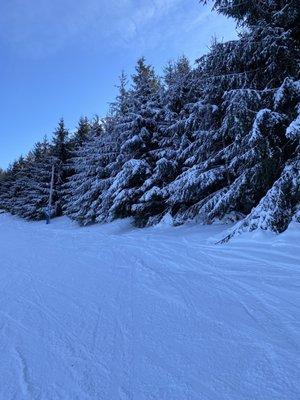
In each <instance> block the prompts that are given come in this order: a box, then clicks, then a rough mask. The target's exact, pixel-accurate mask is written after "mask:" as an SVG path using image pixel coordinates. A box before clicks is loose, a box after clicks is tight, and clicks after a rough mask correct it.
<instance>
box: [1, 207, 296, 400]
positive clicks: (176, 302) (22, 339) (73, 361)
mask: <svg viewBox="0 0 300 400" xmlns="http://www.w3.org/2000/svg"><path fill="white" fill-rule="evenodd" d="M165 221H166V222H165V225H163V224H161V225H160V226H158V227H153V228H148V229H143V230H139V229H137V228H133V227H131V225H130V221H128V220H123V221H116V222H114V223H111V224H107V225H100V226H99V225H98V226H91V227H87V228H79V227H77V225H75V224H74V223H72V222H70V221H69V220H68V219H66V218H60V219H56V220H54V221H53V222H52V224H51V225H49V226H47V225H45V224H44V223H42V222H30V223H29V222H24V221H21V220H19V219H17V218H14V217H12V216H9V215H7V214H1V215H0V261H1V268H0V289H1V297H0V299H1V308H0V335H1V341H0V343H1V359H0V399H1V400H2V399H3V400H13V399H14V400H34V399H36V400H59V399H61V400H88V399H93V400H285V399H286V400H296V399H299V398H300V383H299V382H300V376H299V369H298V365H297V358H298V357H299V317H300V314H299V278H300V225H299V224H298V223H292V224H291V226H290V228H289V229H288V230H287V231H286V232H285V233H283V234H281V235H279V236H276V235H274V234H267V233H263V232H256V233H252V234H245V235H243V236H241V237H239V238H237V239H235V240H234V241H231V242H230V243H229V244H226V245H215V244H214V243H215V242H216V241H217V240H218V238H220V237H222V235H223V236H224V232H223V233H222V230H224V226H222V225H211V226H199V225H192V224H191V225H187V226H184V227H177V228H174V227H169V226H168V224H167V220H165Z"/></svg>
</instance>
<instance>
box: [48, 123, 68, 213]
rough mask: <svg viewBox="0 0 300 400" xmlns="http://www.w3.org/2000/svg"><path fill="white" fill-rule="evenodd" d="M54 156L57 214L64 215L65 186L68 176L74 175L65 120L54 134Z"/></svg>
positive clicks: (54, 198) (54, 199)
mask: <svg viewBox="0 0 300 400" xmlns="http://www.w3.org/2000/svg"><path fill="white" fill-rule="evenodd" d="M52 155H53V157H54V159H53V160H54V161H53V162H54V166H55V183H54V187H55V196H54V197H53V201H54V204H55V210H56V212H55V214H56V215H57V216H59V215H62V210H63V206H64V197H65V193H64V184H65V183H66V182H67V178H68V176H70V175H71V174H72V172H71V169H70V166H69V159H70V156H71V154H70V142H69V131H68V130H67V129H66V127H65V122H64V120H63V118H62V119H61V120H60V121H59V123H58V126H57V128H56V130H55V131H54V134H53V140H52Z"/></svg>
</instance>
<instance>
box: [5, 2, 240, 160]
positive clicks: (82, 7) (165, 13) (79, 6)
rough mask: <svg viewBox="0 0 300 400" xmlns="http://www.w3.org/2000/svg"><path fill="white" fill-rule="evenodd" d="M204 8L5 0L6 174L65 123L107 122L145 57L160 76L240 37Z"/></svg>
mask: <svg viewBox="0 0 300 400" xmlns="http://www.w3.org/2000/svg"><path fill="white" fill-rule="evenodd" d="M211 7H212V5H211V3H210V4H208V5H203V4H199V1H198V0H188V1H187V0H77V1H74V0H1V1H0V117H1V123H0V167H2V168H6V167H7V166H8V164H9V162H11V161H13V160H14V159H16V158H17V157H18V156H20V155H21V154H26V153H27V152H28V151H29V150H30V149H31V148H32V146H33V144H34V143H35V142H36V141H38V140H40V139H42V138H43V136H44V135H48V136H49V137H51V133H52V132H53V131H54V129H55V127H56V124H57V122H58V120H59V119H60V118H61V117H63V118H64V119H65V122H66V125H67V127H68V128H69V129H70V130H71V131H72V130H74V128H75V127H76V124H77V121H78V119H79V118H80V116H83V115H86V116H88V117H92V116H93V115H95V114H98V115H100V116H104V115H105V113H106V111H107V109H108V104H109V103H110V102H111V101H113V99H114V97H115V95H116V85H117V84H118V76H119V75H120V73H121V71H122V70H124V71H125V72H126V73H127V74H128V75H130V74H132V73H133V71H134V66H135V63H136V60H137V59H138V58H139V57H141V56H145V57H146V60H147V62H148V63H150V64H152V65H153V66H154V67H155V68H156V71H157V72H158V73H160V72H161V71H162V69H163V66H164V65H166V63H167V62H168V61H169V60H171V59H176V58H178V57H179V56H181V55H183V54H185V55H186V56H187V57H189V58H190V60H191V61H192V62H194V60H195V59H196V58H197V57H199V56H201V55H203V54H205V53H206V52H208V49H209V45H210V43H211V41H212V37H216V38H217V39H219V40H225V41H226V40H231V39H234V38H235V37H236V31H235V23H234V21H232V20H230V19H227V18H225V17H224V16H221V15H218V14H216V13H215V12H212V11H211Z"/></svg>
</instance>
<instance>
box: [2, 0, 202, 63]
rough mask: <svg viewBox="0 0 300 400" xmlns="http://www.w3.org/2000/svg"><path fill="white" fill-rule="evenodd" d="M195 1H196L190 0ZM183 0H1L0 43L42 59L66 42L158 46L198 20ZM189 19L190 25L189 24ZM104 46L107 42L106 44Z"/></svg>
mask: <svg viewBox="0 0 300 400" xmlns="http://www.w3.org/2000/svg"><path fill="white" fill-rule="evenodd" d="M195 2H197V0H195ZM187 3H190V4H191V2H187V1H186V0H100V1H99V0H81V1H76V2H75V1H74V0H30V1H28V0H2V1H1V2H0V44H2V46H7V47H8V48H9V49H10V50H12V51H14V52H17V53H18V54H20V55H23V56H26V57H38V58H39V57H45V56H49V55H51V54H54V53H57V52H59V51H62V50H64V49H65V48H67V47H68V46H72V45H73V46H76V45H79V46H82V45H84V46H86V47H94V48H97V47H99V44H100V45H102V43H101V42H103V41H107V42H110V43H111V44H112V46H113V47H114V48H115V47H130V46H134V47H135V48H137V47H140V48H144V49H145V48H149V47H153V46H156V45H158V44H159V45H160V46H163V45H164V43H166V40H167V39H168V38H169V37H172V35H174V32H175V33H176V32H177V31H178V30H179V29H180V30H186V31H188V30H192V29H194V28H195V26H196V25H197V24H199V23H201V22H203V21H204V19H205V18H206V16H207V8H206V9H204V8H203V7H200V6H199V5H197V9H198V10H199V14H198V15H197V16H196V18H195V15H191V14H190V13H191V11H190V10H192V9H193V7H190V6H188V5H187ZM191 21H193V22H192V24H191ZM107 48H109V46H107Z"/></svg>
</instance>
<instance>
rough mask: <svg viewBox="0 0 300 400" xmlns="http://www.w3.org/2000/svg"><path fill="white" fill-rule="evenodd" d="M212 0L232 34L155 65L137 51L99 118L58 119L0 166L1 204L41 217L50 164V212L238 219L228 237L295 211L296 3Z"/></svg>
mask: <svg viewBox="0 0 300 400" xmlns="http://www.w3.org/2000/svg"><path fill="white" fill-rule="evenodd" d="M213 3H214V8H215V10H216V11H218V12H220V13H223V14H225V15H226V16H228V17H231V18H234V19H235V21H236V22H237V24H238V25H239V27H240V29H239V31H240V34H239V38H238V39H237V40H234V41H229V42H224V43H223V42H217V41H214V43H213V44H212V45H211V48H210V51H209V52H208V54H206V55H204V56H202V57H201V58H199V59H198V60H197V61H196V63H195V66H193V67H192V66H191V64H190V62H189V60H188V59H187V58H186V57H184V56H183V57H180V58H179V59H178V60H176V61H173V62H170V63H168V65H167V66H166V67H165V69H164V72H163V74H162V76H158V75H157V74H156V72H155V70H154V68H153V67H152V66H151V65H148V64H147V62H146V60H145V59H144V58H141V59H139V60H138V62H137V65H136V68H135V73H134V74H133V76H132V77H131V79H129V80H128V79H127V76H126V75H125V74H124V73H123V74H122V75H121V77H120V83H119V87H118V96H117V98H116V100H115V102H114V103H113V104H111V106H110V109H109V112H108V115H107V116H106V117H105V118H102V119H100V118H98V117H95V118H93V119H92V120H89V119H88V118H86V117H83V118H81V119H80V121H79V123H78V127H77V129H76V131H75V132H74V133H72V134H70V133H69V132H68V130H67V129H66V127H65V124H64V121H63V120H61V121H60V122H59V124H58V127H57V129H56V131H55V132H54V134H53V138H52V139H51V140H50V141H48V140H47V139H46V138H45V139H44V140H43V141H41V142H39V143H37V144H36V145H35V146H34V148H33V150H32V151H30V152H29V154H27V155H26V156H25V157H21V158H20V159H19V160H17V161H15V162H14V163H12V164H11V166H10V167H9V168H8V169H7V170H6V171H0V207H1V208H2V209H5V210H7V211H9V212H11V213H12V214H15V215H19V216H21V217H23V218H26V219H30V220H31V219H33V220H38V219H43V218H45V210H46V208H47V204H48V198H49V190H50V181H51V170H52V166H53V165H54V167H55V184H54V193H53V208H52V210H51V213H52V214H53V216H59V215H62V214H64V215H67V216H69V217H70V218H72V219H73V220H75V221H78V223H80V224H81V225H88V224H92V223H97V222H98V223H102V222H108V221H112V220H114V219H117V218H125V217H132V219H133V221H134V224H135V225H136V226H139V227H145V226H151V225H154V224H158V223H159V222H161V221H162V220H164V219H165V218H168V220H171V221H172V223H173V224H174V225H179V224H183V223H185V222H187V221H191V220H195V221H197V222H200V223H205V224H210V223H213V222H215V221H220V220H222V221H224V222H226V221H238V224H237V225H236V228H235V230H234V231H233V232H232V233H231V234H230V235H229V236H228V237H227V238H225V239H226V240H227V239H229V238H230V237H231V236H233V235H235V234H237V233H241V232H243V231H249V230H250V231H251V230H254V229H257V228H261V229H268V230H272V231H275V232H277V233H279V232H282V231H284V230H285V229H286V228H287V227H288V225H289V223H290V222H291V221H292V220H293V219H294V220H296V221H298V222H300V81H299V79H300V77H299V75H300V73H299V60H300V57H299V54H300V42H299V37H300V24H299V21H300V10H299V9H300V6H299V2H298V0H267V1H265V0H264V1H260V0H257V1H255V2H253V1H252V0H243V1H241V0H215V1H214V2H213ZM128 81H129V82H128Z"/></svg>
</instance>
